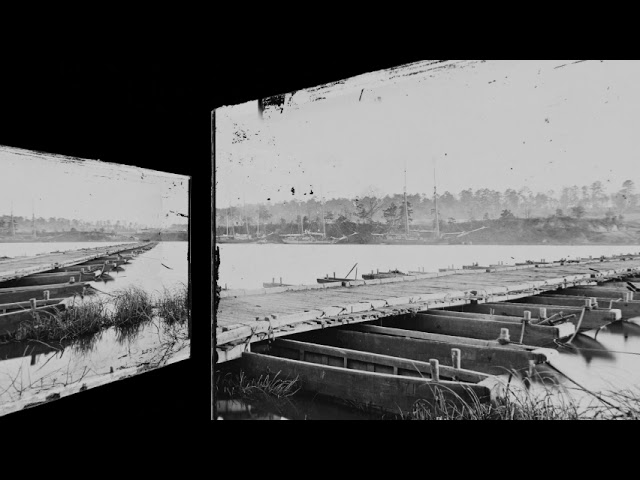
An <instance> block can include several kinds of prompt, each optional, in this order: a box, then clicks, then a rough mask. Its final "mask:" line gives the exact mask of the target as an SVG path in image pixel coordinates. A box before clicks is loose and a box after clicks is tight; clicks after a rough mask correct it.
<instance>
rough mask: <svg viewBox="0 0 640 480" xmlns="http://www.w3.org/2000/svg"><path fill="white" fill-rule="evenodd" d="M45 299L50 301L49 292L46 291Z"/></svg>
mask: <svg viewBox="0 0 640 480" xmlns="http://www.w3.org/2000/svg"><path fill="white" fill-rule="evenodd" d="M44 299H45V300H49V290H45V291H44Z"/></svg>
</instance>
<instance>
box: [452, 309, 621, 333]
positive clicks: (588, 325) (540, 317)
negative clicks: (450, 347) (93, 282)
mask: <svg viewBox="0 0 640 480" xmlns="http://www.w3.org/2000/svg"><path fill="white" fill-rule="evenodd" d="M450 309H451V310H455V311H460V312H472V313H488V314H491V315H507V316H514V315H515V316H518V317H521V318H522V317H524V312H525V311H528V312H530V314H531V317H532V319H534V323H538V321H540V322H542V321H544V320H545V319H546V318H550V317H553V318H556V319H558V318H560V317H562V318H565V319H569V321H571V322H572V323H573V324H574V325H576V327H577V328H578V331H584V330H591V329H594V328H600V327H603V326H605V325H608V324H610V323H612V322H615V321H617V320H621V319H622V312H621V311H620V310H617V309H615V308H613V309H602V310H593V309H587V310H585V311H584V313H583V309H582V308H580V307H573V306H570V305H545V306H542V305H540V304H529V303H509V302H495V303H494V302H486V303H475V304H474V303H469V304H466V305H461V306H456V307H451V308H450ZM578 324H579V325H578Z"/></svg>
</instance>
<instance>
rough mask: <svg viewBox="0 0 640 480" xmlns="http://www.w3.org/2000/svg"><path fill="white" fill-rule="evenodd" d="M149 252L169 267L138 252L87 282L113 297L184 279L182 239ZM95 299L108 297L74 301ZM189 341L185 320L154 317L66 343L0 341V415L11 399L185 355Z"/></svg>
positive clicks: (66, 388)
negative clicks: (172, 321) (167, 324)
mask: <svg viewBox="0 0 640 480" xmlns="http://www.w3.org/2000/svg"><path fill="white" fill-rule="evenodd" d="M150 252H153V253H154V256H155V257H158V256H159V257H161V258H162V259H163V263H165V264H168V265H171V266H172V267H173V269H172V270H169V269H166V268H164V267H161V266H158V264H159V262H158V261H157V260H152V259H146V258H145V253H143V254H141V255H139V256H138V257H136V258H135V260H134V261H132V262H131V263H129V264H127V265H126V266H125V268H123V269H120V271H122V272H124V271H125V269H126V274H120V273H118V272H113V271H112V272H110V274H109V277H108V278H107V282H104V281H98V282H91V285H92V286H95V287H97V289H98V290H99V291H100V292H104V293H106V294H110V295H114V294H115V292H116V291H117V290H120V289H127V288H128V287H136V286H137V287H142V288H144V290H146V291H148V292H153V291H154V290H155V291H161V290H162V289H164V288H165V287H166V288H171V289H173V288H176V287H178V286H179V285H180V284H181V283H182V284H186V283H187V279H188V277H187V269H188V264H187V261H186V252H187V244H186V242H170V243H165V244H162V243H161V244H159V245H158V246H157V247H156V248H154V249H153V250H151V251H150ZM165 272H166V273H165ZM114 280H117V281H114ZM100 297H103V298H108V296H107V295H101V294H99V295H92V296H86V297H85V298H84V300H80V299H79V298H78V302H92V301H100ZM189 343H190V342H189V339H188V334H187V325H186V321H185V322H183V323H179V322H178V323H176V324H175V325H173V326H171V327H170V328H165V327H164V326H163V322H162V321H161V320H160V319H158V318H152V319H149V320H148V321H143V322H142V323H140V324H137V325H122V326H120V327H118V328H115V327H112V328H109V329H106V330H102V331H100V332H97V333H95V334H92V335H87V336H84V337H80V338H76V339H73V340H68V341H67V340H65V341H61V342H36V341H26V342H16V341H12V342H4V343H0V415H1V414H4V413H6V412H7V411H11V410H10V409H11V408H13V407H11V405H12V404H13V402H19V401H24V402H29V401H31V400H30V399H32V398H36V397H37V398H39V397H41V396H42V395H43V394H47V395H48V394H50V393H52V392H54V391H55V392H58V391H69V389H74V390H73V391H78V389H80V390H82V389H86V388H87V387H86V385H87V384H88V385H90V386H94V385H100V384H102V383H106V382H109V381H112V380H113V379H115V378H117V375H118V374H120V373H122V374H127V375H133V374H135V373H137V372H140V371H143V370H145V369H150V368H157V367H159V366H162V365H166V364H167V363H170V362H173V361H176V360H179V359H183V358H188V356H189ZM81 387H82V388H81Z"/></svg>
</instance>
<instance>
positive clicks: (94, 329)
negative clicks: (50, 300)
mask: <svg viewBox="0 0 640 480" xmlns="http://www.w3.org/2000/svg"><path fill="white" fill-rule="evenodd" d="M187 292H188V291H187V287H186V286H183V287H182V288H179V289H177V290H174V291H170V290H168V289H166V288H165V290H164V292H162V293H161V294H160V295H159V296H158V298H155V297H154V296H153V295H151V294H150V293H148V292H147V291H145V290H144V289H142V288H140V287H137V286H132V287H128V288H126V289H122V290H118V291H116V292H113V294H110V296H109V297H92V298H91V299H89V300H84V301H82V302H79V303H78V304H75V303H74V304H73V305H72V306H71V307H70V308H67V309H65V310H60V311H57V312H55V313H46V312H39V313H37V314H36V315H35V316H34V317H33V318H32V319H30V320H29V321H25V322H22V323H21V324H20V326H19V327H18V329H17V330H16V331H15V332H13V333H11V334H9V335H8V338H9V340H18V341H22V340H39V341H45V342H46V341H62V340H69V339H77V338H79V337H83V336H89V335H95V334H96V333H98V332H100V331H102V330H104V329H106V328H110V327H115V328H116V331H117V334H118V335H119V337H122V339H130V338H132V337H133V336H135V335H136V334H137V333H138V332H139V330H140V328H141V327H142V326H143V325H144V324H146V323H148V322H151V321H152V320H153V319H154V318H159V319H160V320H162V321H163V322H165V323H166V324H167V325H169V326H171V325H182V324H184V323H185V321H186V320H187V318H188V315H189V309H188V299H187V295H188V293H187Z"/></svg>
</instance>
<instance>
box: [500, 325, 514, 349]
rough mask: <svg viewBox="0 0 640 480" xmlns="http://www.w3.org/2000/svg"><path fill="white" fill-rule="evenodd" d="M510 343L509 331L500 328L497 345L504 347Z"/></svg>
mask: <svg viewBox="0 0 640 480" xmlns="http://www.w3.org/2000/svg"><path fill="white" fill-rule="evenodd" d="M510 341H511V339H510V338H509V329H508V328H501V329H500V336H499V337H498V343H499V344H501V345H506V344H507V343H509V342H510Z"/></svg>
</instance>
